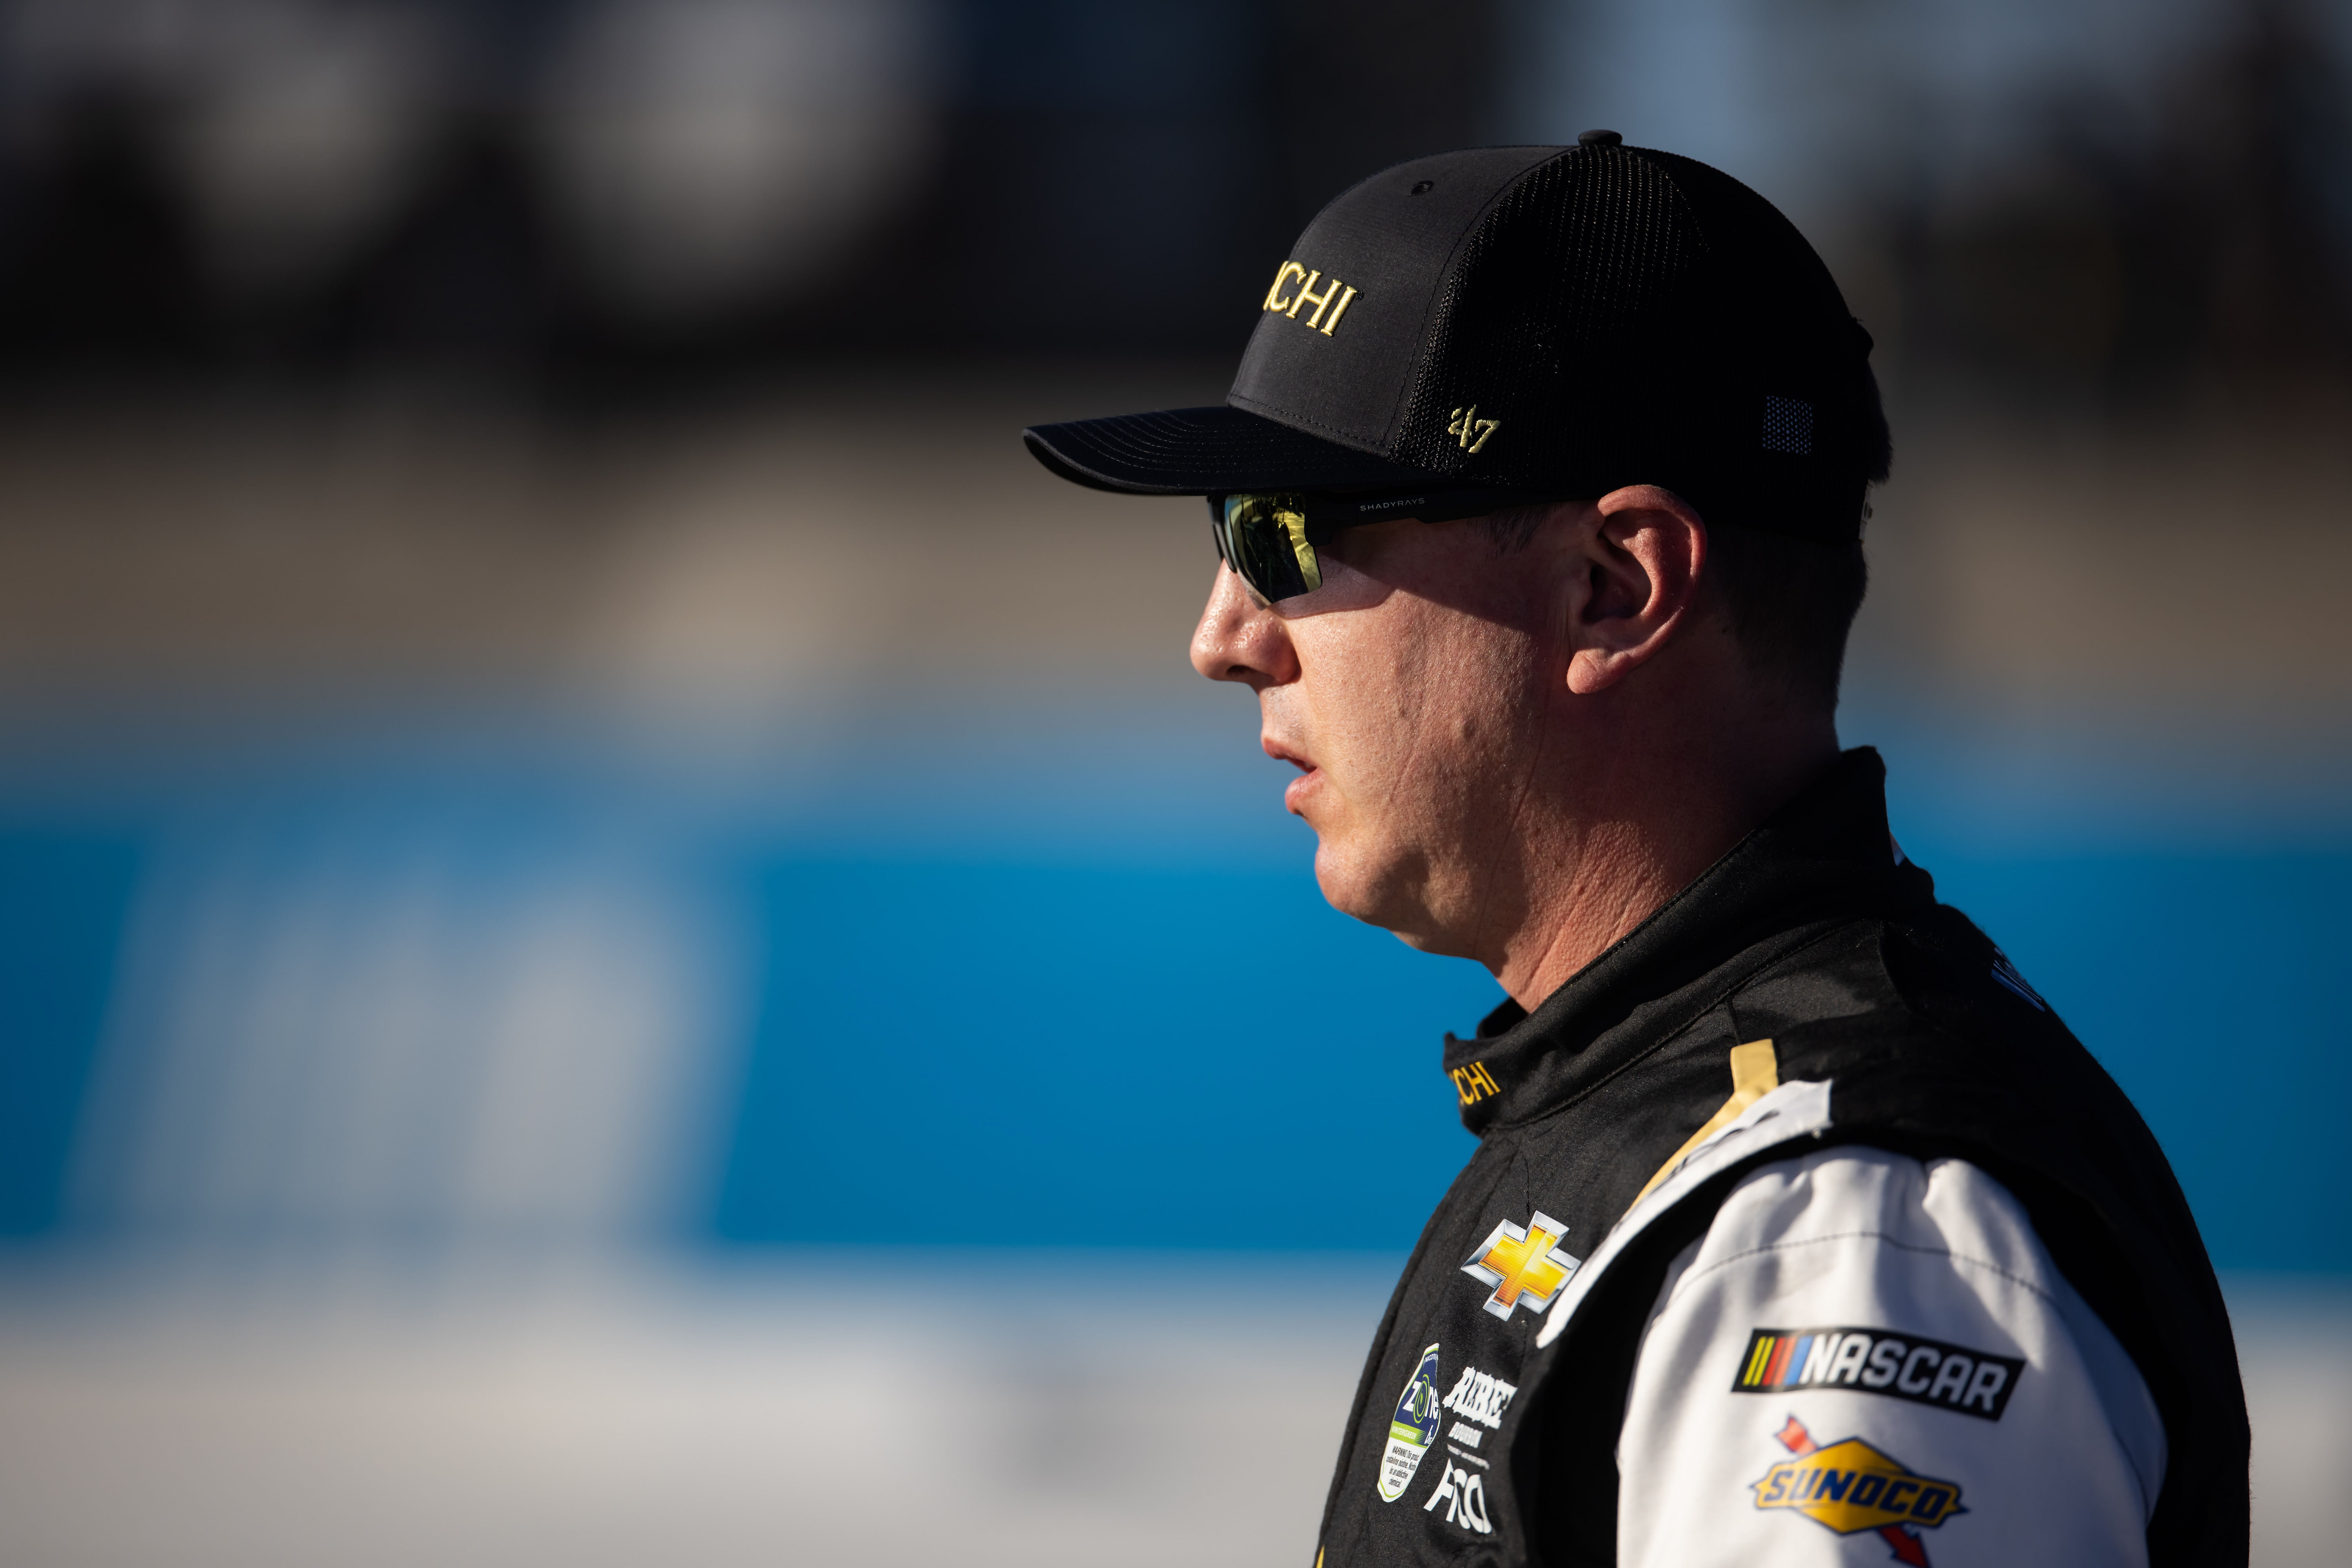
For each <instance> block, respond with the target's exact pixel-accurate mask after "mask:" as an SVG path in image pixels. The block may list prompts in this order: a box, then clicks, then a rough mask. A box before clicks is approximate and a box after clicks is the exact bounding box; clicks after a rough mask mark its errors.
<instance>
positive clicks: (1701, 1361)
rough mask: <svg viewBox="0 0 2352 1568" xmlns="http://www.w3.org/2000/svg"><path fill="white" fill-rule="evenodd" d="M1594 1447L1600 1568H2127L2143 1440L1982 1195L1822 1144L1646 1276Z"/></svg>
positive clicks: (2134, 1377)
mask: <svg viewBox="0 0 2352 1568" xmlns="http://www.w3.org/2000/svg"><path fill="white" fill-rule="evenodd" d="M1617 1461H1618V1472H1619V1490H1618V1525H1617V1541H1618V1561H1619V1563H1621V1564H1624V1565H1626V1568H1698V1565H1703V1564H1716V1563H1720V1564H1726V1565H1728V1564H1733V1563H1738V1564H1741V1565H1742V1568H1754V1565H1757V1564H1792V1565H1793V1564H1822V1565H1823V1568H1827V1565H1830V1564H1840V1565H1848V1568H1851V1565H1857V1564H1862V1563H1885V1562H1888V1561H1894V1562H1900V1563H1933V1564H1935V1568H1973V1565H1975V1564H1979V1563H1982V1564H1991V1563H2000V1564H2004V1565H2011V1568H2015V1565H2028V1564H2037V1563H2052V1564H2056V1563H2065V1564H2067V1565H2069V1568H2086V1565H2091V1564H2119V1565H2120V1564H2128V1565H2131V1568H2141V1565H2143V1564H2145V1563H2146V1562H2147V1537H2146V1533H2145V1531H2146V1529H2147V1520H2148V1515H2149V1513H2150V1511H2151V1510H2153V1509H2154V1508H2155V1506H2156V1497H2157V1492H2158V1489H2159V1488H2160V1487H2161V1486H2162V1484H2163V1479H2164V1465H2165V1440H2164V1426H2163V1423H2162V1420H2161V1419H2160V1418H2159V1416H2158V1414H2157V1410H2156V1406H2155V1404H2154V1402H2153V1401H2152V1400H2151V1399H2150V1398H2149V1397H2148V1394H2147V1385H2146V1384H2144V1383H2143V1382H2142V1381H2141V1379H2140V1375H2139V1373H2138V1370H2137V1368H2136V1367H2135V1366H2133V1364H2132V1363H2131V1359H2130V1357H2129V1356H2128V1355H2126V1353H2125V1352H2124V1350H2123V1348H2122V1346H2121V1345H2119V1344H2118V1343H2117V1342H2116V1338H2115V1336H2114V1335H2113V1334H2112V1333H2110V1332H2109V1331H2108V1330H2107V1328H2106V1326H2105V1324H2104V1323H2102V1322H2100V1321H2099V1320H2098V1318H2097V1316H2096V1315H2095V1314H2094V1313H2093V1312H2092V1311H2091V1310H2089V1308H2088V1307H2086V1306H2085V1305H2084V1302H2083V1300H2082V1299H2081V1297H2079V1296H2078V1295H2076V1294H2075V1292H2074V1289H2073V1288H2072V1287H2071V1286H2069V1285H2068V1284H2067V1283H2066V1281H2065V1280H2064V1279H2063V1278H2062V1277H2061V1276H2060V1275H2059V1273H2058V1271H2057V1269H2056V1268H2054V1267H2053V1265H2052V1263H2051V1261H2050V1256H2049V1254H2048V1252H2047V1251H2046V1250H2045V1249H2044V1248H2043V1247H2042V1241H2041V1238H2040V1237H2037V1236H2036V1235H2035V1234H2034V1232H2033V1228H2032V1225H2031V1224H2030V1223H2028V1221H2027V1219H2026V1216H2025V1212H2024V1210H2023V1209H2022V1207H2021V1206H2020V1205H2019V1204H2018V1202H2017V1200H2016V1199H2015V1198H2014V1197H2012V1196H2011V1194H2010V1193H2009V1191H2008V1189H2006V1188H2004V1187H2003V1186H2001V1185H2000V1184H1999V1183H1998V1182H1995V1181H1994V1180H1993V1179H1992V1178H1991V1177H1990V1176H1988V1175H1986V1174H1985V1173H1983V1172H1982V1171H1980V1170H1979V1169H1977V1168H1976V1167H1975V1166H1973V1165H1970V1164H1968V1163H1964V1162H1961V1161H1958V1160H1939V1161H1935V1162H1932V1163H1927V1164H1925V1165H1923V1164H1921V1163H1919V1162H1918V1161H1916V1160H1910V1159H1906V1158H1903V1157H1901V1156H1899V1155H1895V1154H1888V1153H1885V1152H1880V1151H1877V1150H1874V1149H1857V1148H1833V1149H1826V1150H1822V1151H1820V1152H1814V1153H1811V1154H1808V1155H1805V1156H1803V1157H1801V1158H1799V1159H1793V1160H1786V1161H1781V1162H1780V1163H1775V1164H1770V1165H1766V1166H1763V1167H1760V1168H1759V1169H1758V1170H1756V1171H1755V1172H1753V1173H1750V1174H1749V1175H1748V1177H1747V1178H1746V1179H1745V1180H1744V1181H1742V1182H1741V1183H1740V1184H1739V1185H1738V1187H1736V1188H1734V1189H1733V1191H1732V1193H1731V1194H1730V1196H1729V1197H1728V1198H1727V1200H1726V1201H1725V1203H1724V1205H1723V1206H1722V1208H1721V1210H1720V1211H1718V1213H1717V1215H1716V1218H1715V1221H1714V1223H1713V1225H1712V1226H1709V1228H1708V1230H1707V1232H1706V1235H1705V1236H1703V1237H1700V1238H1699V1239H1698V1240H1697V1241H1696V1242H1694V1243H1692V1245H1691V1246H1690V1247H1688V1248H1687V1249H1685V1251H1684V1252H1683V1254H1682V1255H1681V1256H1680V1257H1679V1258H1676V1259H1675V1264H1674V1266H1673V1267H1672V1268H1669V1269H1668V1270H1667V1274H1666V1281H1665V1286H1664V1289H1662V1290H1661V1291H1660V1292H1659V1296H1658V1300H1657V1304H1656V1306H1655V1308H1654V1310H1653V1313H1652V1316H1651V1320H1650V1323H1649V1326H1648V1329H1647V1330H1646V1331H1645V1333H1644V1335H1643V1342H1642V1346H1641V1350H1640V1352H1639V1355H1638V1358H1637V1360H1636V1362H1635V1364H1634V1371H1633V1382H1632V1384H1631V1386H1630V1388H1629V1389H1628V1392H1627V1398H1626V1407H1625V1422H1624V1426H1623V1429H1622V1432H1621V1434H1620V1436H1619V1444H1618V1451H1617Z"/></svg>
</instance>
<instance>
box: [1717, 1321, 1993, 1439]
mask: <svg viewBox="0 0 2352 1568" xmlns="http://www.w3.org/2000/svg"><path fill="white" fill-rule="evenodd" d="M2024 1371H2025V1363H2024V1362H2023V1361H2021V1360H2020V1359H2019V1358H2018V1357H2016V1356H2005V1355H1992V1354H1990V1353H1988V1352H1984V1351H1976V1350H1969V1349H1968V1348H1966V1347H1965V1346H1962V1345H1950V1344H1946V1343H1945V1342H1943V1341H1941V1340H1928V1339H1922V1338H1920V1337H1919V1336H1918V1335H1917V1334H1904V1333H1897V1332H1895V1331H1893V1330H1891V1329H1758V1330H1757V1331H1755V1332H1753V1333H1752V1334H1750V1335H1749V1336H1748V1352H1747V1353H1746V1354H1745V1355H1743V1356H1742V1357H1741V1358H1740V1362H1739V1375H1738V1377H1737V1378H1736V1379H1734V1380H1733V1382H1732V1384H1731V1392H1732V1393H1734V1394H1782V1393H1787V1392H1789V1391H1790V1390H1792V1389H1800V1388H1851V1389H1854V1390H1856V1391H1858V1392H1860V1393H1863V1394H1885V1395H1887V1396H1888V1397H1889V1398H1892V1399H1907V1400H1909V1401H1911V1402H1912V1403H1913V1404H1915V1405H1935V1406H1937V1408H1939V1409H1943V1410H1957V1411H1958V1412H1959V1413H1960V1414H1961V1415H1973V1416H1976V1417H1977V1418H1978V1419H1979V1420H1982V1421H1998V1420H2000V1413H2001V1412H2002V1411H2004V1410H2006V1409H2008V1408H2009V1396H2010V1394H2012V1393H2014V1392H2015V1391H2016V1388H2017V1380H2018V1378H2019V1376H2020V1375H2021V1373H2023V1372H2024Z"/></svg>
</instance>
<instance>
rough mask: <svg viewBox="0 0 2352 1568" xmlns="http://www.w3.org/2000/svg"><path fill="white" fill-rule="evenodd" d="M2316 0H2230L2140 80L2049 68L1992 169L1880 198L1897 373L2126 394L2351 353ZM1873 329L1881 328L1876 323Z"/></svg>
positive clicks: (2295, 376) (2242, 385)
mask: <svg viewBox="0 0 2352 1568" xmlns="http://www.w3.org/2000/svg"><path fill="white" fill-rule="evenodd" d="M2317 18H2318V12H2317V8H2316V7H2313V6H2304V5H2296V4H2294V0H2245V3H2243V4H2241V5H2234V6H2231V7H2228V8H2226V9H2224V10H2221V11H2220V12H2218V13H2217V15H2216V19H2215V36H2214V37H2213V39H2212V43H2211V47H2210V50H2208V51H2206V52H2201V53H2197V54H2193V55H2189V56H2188V57H2186V58H2175V59H2172V60H2168V61H2166V62H2164V63H2163V64H2162V65H2161V67H2160V68H2159V69H2158V72H2157V73H2156V77H2155V79H2154V80H2153V81H2148V82H2141V83H2137V84H2134V85H2136V86H2137V87H2139V88H2140V89H2142V90H2143V91H2146V92H2147V103H2146V104H2145V105H2144V106H2135V105H2133V104H2131V103H2129V102H2126V101H2119V98H2120V95H2118V94H2116V93H2114V92H2113V91H2112V90H2109V91H2102V90H2099V89H2096V88H2091V89H2087V90H2086V89H2084V87H2083V86H2080V85H2078V84H2074V83H2065V82H2061V83H2057V84H2053V85H2052V86H2050V87H2047V88H2045V89H2042V91H2041V92H2039V93H2038V94H2036V95H2035V97H2034V98H2033V99H2032V100H2028V101H2027V102H2026V103H2025V104H2023V105H2022V106H2021V110H2020V112H2021V114H2022V115H2023V116H2024V117H2025V119H2026V135H2025V136H2024V138H2023V139H2022V141H2021V143H2020V144H2019V145H2018V147H2017V148H2016V150H2015V151H2014V153H2012V155H2011V157H2009V158H2007V159H2005V160H2003V161H2002V162H2001V163H1999V164H1997V165H1995V166H1993V167H1990V168H1978V169H1974V170H1970V171H1968V172H1966V173H1960V172H1957V171H1954V170H1951V169H1949V168H1938V167H1937V166H1935V163H1934V162H1933V160H1932V158H1931V157H1930V156H1928V155H1927V153H1925V151H1924V149H1923V151H1922V154H1921V163H1922V165H1923V166H1921V167H1918V168H1916V169H1914V170H1913V171H1911V174H1912V177H1911V178H1910V179H1908V180H1907V181H1906V182H1904V183H1903V184H1902V185H1900V186H1899V187H1898V188H1897V189H1895V191H1893V192H1891V193H1888V194H1885V195H1882V196H1880V197H1878V198H1877V199H1876V201H1875V202H1874V203H1873V204H1871V205H1874V206H1875V207H1876V209H1877V210H1876V211H1875V212H1874V214H1873V215H1872V216H1873V218H1874V220H1875V221H1876V222H1877V223H1878V224H1880V225H1883V229H1882V234H1881V243H1882V244H1884V245H1885V248H1886V251H1887V253H1888V254H1887V255H1886V256H1885V258H1883V262H1882V264H1883V265H1885V266H1886V267H1887V268H1888V270H1889V271H1890V272H1891V273H1892V275H1893V279H1894V281H1895V291H1896V296H1897V310H1896V312H1895V315H1896V319H1895V320H1894V321H1889V322H1887V323H1886V327H1887V329H1890V330H1891V332H1892V334H1893V335H1894V336H1895V339H1896V341H1897V342H1899V343H1900V345H1901V347H1902V351H1903V357H1904V360H1905V362H1906V363H1905V368H1906V369H1907V370H1909V371H1911V372H1912V373H1913V374H1914V376H1915V378H1916V376H1917V375H1919V374H1928V375H1935V376H1938V377H1943V378H1947V379H1948V380H1949V381H1951V382H1955V383H1958V384H1961V385H1966V384H1968V383H1971V382H1972V383H1974V384H1976V386H1977V389H1978V390H1979V391H1982V392H1989V393H1994V394H2013V393H2020V392H2023V393H2029V394H2038V395H2042V396H2045V397H2048V396H2055V397H2058V398H2060V399H2063V400H2067V401H2073V402H2091V403H2094V404H2099V403H2104V404H2109V405H2117V406H2121V407H2126V408H2128V407H2134V406H2137V407H2143V408H2145V407H2147V406H2148V405H2160V404H2162V403H2164V402H2166V401H2168V400H2170V399H2177V398H2178V397H2179V396H2181V395H2193V394H2197V393H2206V394H2213V393H2230V394H2236V395H2244V394H2247V393H2256V392H2261V393H2266V394H2268V395H2269V396H2270V399H2271V400H2273V401H2274V400H2276V399H2277V398H2278V397H2279V396H2280V395H2282V394H2284V395H2301V394H2308V393H2310V392H2312V391H2313V390H2315V388H2316V387H2318V386H2321V385H2326V384H2340V383H2341V381H2342V379H2343V377H2344V374H2345V371H2346V368H2347V364H2352V107H2347V105H2352V99H2347V85H2348V84H2347V76H2346V74H2345V71H2344V68H2343V61H2342V59H2341V58H2340V55H2339V54H2338V53H2337V52H2336V47H2335V46H2336V40H2334V39H2331V38H2330V37H2328V36H2327V35H2326V33H2325V32H2324V31H2322V30H2321V28H2320V27H2319V26H2318V25H2317ZM1873 324H1874V326H1875V325H1877V323H1873Z"/></svg>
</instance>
